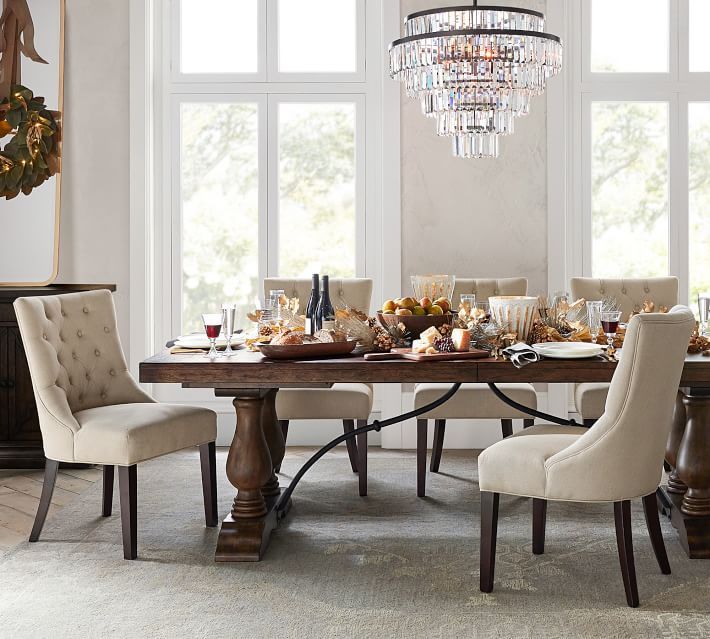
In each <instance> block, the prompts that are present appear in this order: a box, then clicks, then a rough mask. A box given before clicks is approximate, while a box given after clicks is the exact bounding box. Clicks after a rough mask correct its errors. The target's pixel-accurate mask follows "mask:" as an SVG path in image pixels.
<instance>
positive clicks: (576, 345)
mask: <svg viewBox="0 0 710 639" xmlns="http://www.w3.org/2000/svg"><path fill="white" fill-rule="evenodd" d="M532 347H533V350H534V351H535V352H536V353H538V354H539V355H542V356H543V357H549V358H551V359H583V358H585V357H596V356H597V355H601V354H602V353H603V352H604V349H603V348H602V347H601V345H599V344H587V343H585V342H549V343H547V344H533V345H532Z"/></svg>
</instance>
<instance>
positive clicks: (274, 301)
mask: <svg viewBox="0 0 710 639" xmlns="http://www.w3.org/2000/svg"><path fill="white" fill-rule="evenodd" d="M282 295H283V296H285V295H286V291H284V290H283V289H280V288H279V289H272V290H270V291H269V301H270V307H271V313H272V316H271V317H272V319H273V320H274V321H275V322H276V323H281V320H282V319H283V317H282V316H281V296H282Z"/></svg>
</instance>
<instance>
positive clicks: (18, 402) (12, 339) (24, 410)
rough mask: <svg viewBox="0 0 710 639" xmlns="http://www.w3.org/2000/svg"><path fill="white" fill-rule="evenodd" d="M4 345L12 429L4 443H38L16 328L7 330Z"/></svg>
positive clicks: (31, 393)
mask: <svg viewBox="0 0 710 639" xmlns="http://www.w3.org/2000/svg"><path fill="white" fill-rule="evenodd" d="M7 345H8V348H7V353H8V372H9V379H8V382H7V383H8V417H9V423H10V425H11V426H10V427H11V429H12V432H10V433H9V438H8V439H10V440H11V441H17V442H41V441H42V434H41V433H40V430H39V416H38V415H37V405H36V404H35V396H34V391H33V390H32V378H31V377H30V369H29V366H28V365H27V357H26V356H25V349H24V348H23V347H22V337H21V336H20V329H19V328H18V327H15V326H10V327H8V329H7Z"/></svg>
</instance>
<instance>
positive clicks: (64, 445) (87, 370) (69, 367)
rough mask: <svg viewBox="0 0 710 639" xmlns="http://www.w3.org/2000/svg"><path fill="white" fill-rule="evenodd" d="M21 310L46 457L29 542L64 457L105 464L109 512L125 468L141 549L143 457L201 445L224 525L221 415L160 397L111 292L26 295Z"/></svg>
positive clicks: (129, 533) (128, 519) (209, 515)
mask: <svg viewBox="0 0 710 639" xmlns="http://www.w3.org/2000/svg"><path fill="white" fill-rule="evenodd" d="M15 310H16V312H17V319H18V323H19V326H20V333H21V334H22V342H23V344H24V347H25V352H26V353H27V361H28V363H29V368H30V374H31V376H32V386H33V389H34V394H35V399H36V400H37V409H38V411H39V421H40V429H41V431H42V441H43V445H44V453H45V455H46V457H47V463H46V467H45V474H44V485H43V487H42V496H41V499H40V505H39V508H38V510H37V516H36V518H35V522H34V527H33V528H32V533H31V535H30V541H37V540H38V539H39V535H40V533H41V532H42V526H43V525H44V520H45V518H46V516H47V509H48V508H49V504H50V500H51V498H52V493H53V491H54V483H55V480H56V477H57V469H58V467H59V462H74V463H85V464H101V465H102V466H103V480H104V481H103V509H102V514H103V516H104V517H108V516H110V515H111V507H112V501H113V477H114V466H118V479H119V488H120V494H121V521H122V527H123V556H124V557H125V558H126V559H135V557H136V554H137V552H136V551H137V543H136V537H137V524H136V514H137V513H136V475H137V473H136V464H138V463H139V462H142V461H145V460H148V459H152V458H153V457H158V456H160V455H165V454H166V453H172V452H174V451H176V450H181V449H183V448H189V447H191V446H199V448H200V458H201V462H202V489H203V496H204V501H205V521H206V524H207V526H216V525H217V475H216V465H215V439H216V437H217V425H216V415H215V413H213V412H212V411H211V410H207V409H204V408H197V407H193V406H183V405H176V404H159V403H156V402H155V401H154V400H153V399H152V398H151V397H150V396H149V395H147V394H146V393H144V392H143V391H142V390H141V388H140V387H139V386H138V385H137V384H136V383H135V381H134V380H133V378H132V377H131V374H130V373H129V371H128V367H127V365H126V360H125V358H124V356H123V351H122V349H121V343H120V340H119V337H118V332H117V328H116V314H115V312H114V307H113V299H112V297H111V293H110V292H109V291H106V290H99V291H92V292H89V293H71V294H68V295H56V296H50V297H21V298H19V299H17V300H16V301H15Z"/></svg>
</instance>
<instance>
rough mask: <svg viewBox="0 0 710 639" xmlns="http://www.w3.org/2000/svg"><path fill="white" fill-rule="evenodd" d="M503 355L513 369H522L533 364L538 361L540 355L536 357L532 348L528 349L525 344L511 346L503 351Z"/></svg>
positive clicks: (519, 343)
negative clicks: (511, 364) (511, 363)
mask: <svg viewBox="0 0 710 639" xmlns="http://www.w3.org/2000/svg"><path fill="white" fill-rule="evenodd" d="M503 355H505V356H506V357H508V358H509V359H510V361H511V362H513V366H515V368H522V367H523V366H527V365H528V364H532V363H533V362H539V361H540V355H538V354H537V353H536V352H535V351H534V350H533V349H532V348H530V347H529V346H528V345H527V344H526V343H525V342H518V343H517V344H513V345H512V346H509V347H508V348H504V349H503Z"/></svg>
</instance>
